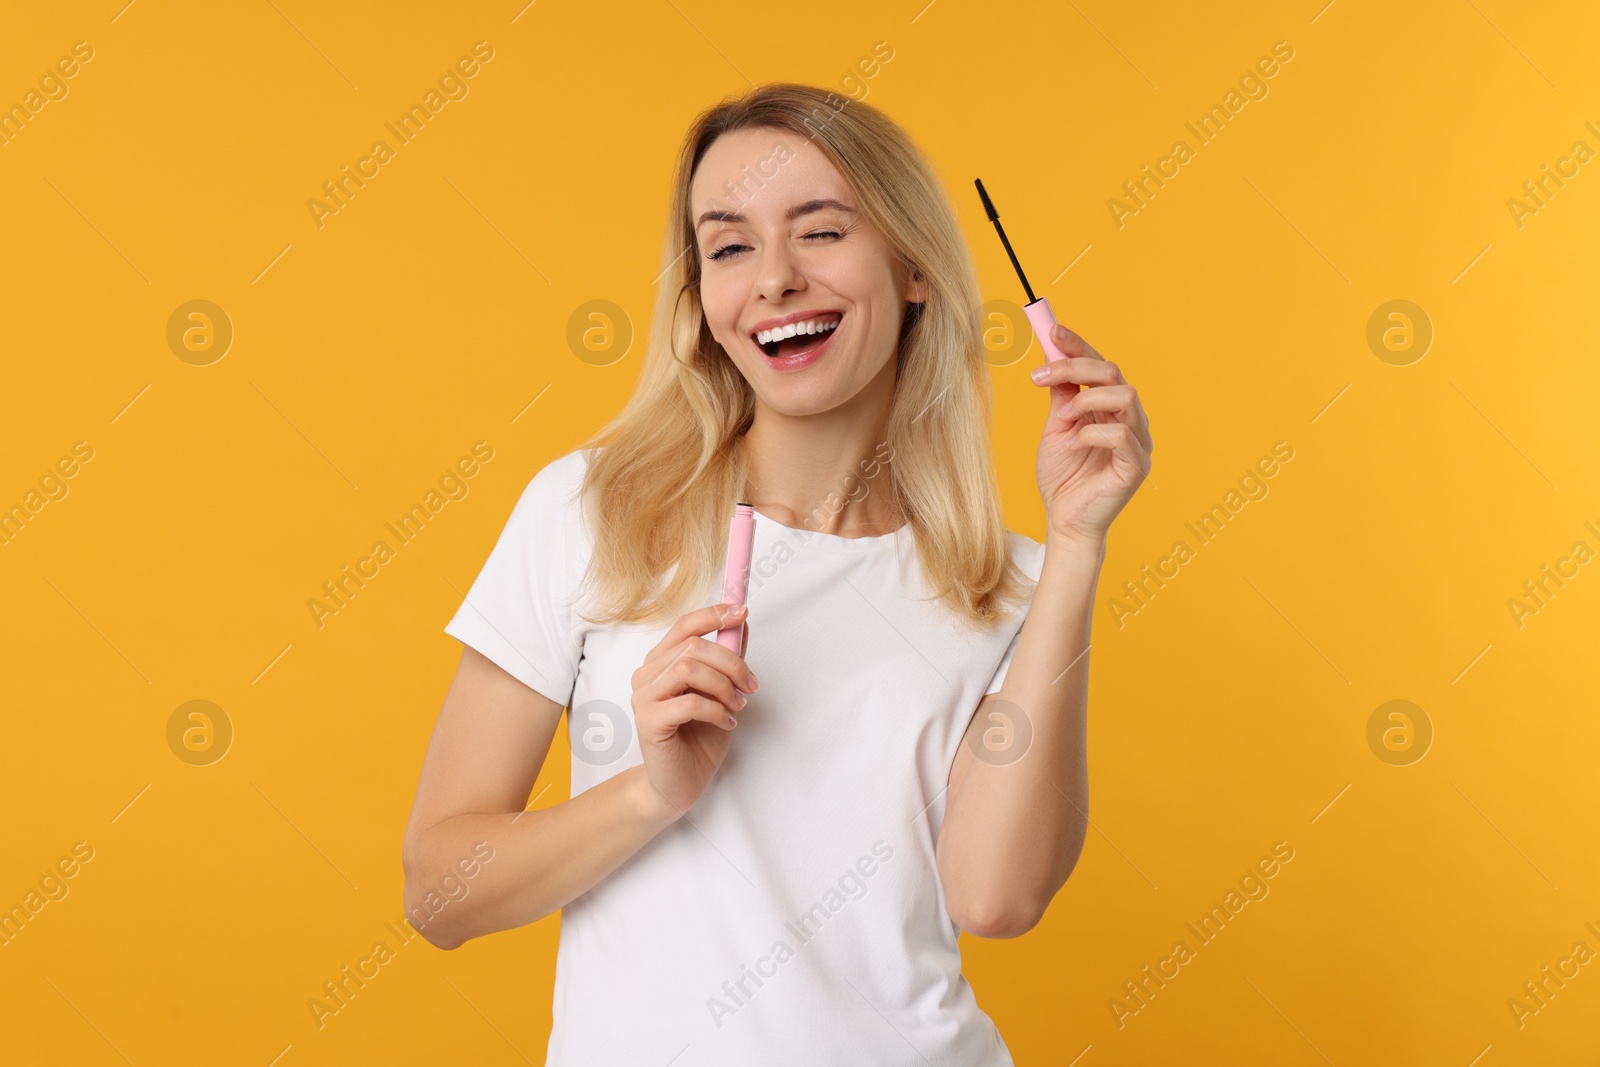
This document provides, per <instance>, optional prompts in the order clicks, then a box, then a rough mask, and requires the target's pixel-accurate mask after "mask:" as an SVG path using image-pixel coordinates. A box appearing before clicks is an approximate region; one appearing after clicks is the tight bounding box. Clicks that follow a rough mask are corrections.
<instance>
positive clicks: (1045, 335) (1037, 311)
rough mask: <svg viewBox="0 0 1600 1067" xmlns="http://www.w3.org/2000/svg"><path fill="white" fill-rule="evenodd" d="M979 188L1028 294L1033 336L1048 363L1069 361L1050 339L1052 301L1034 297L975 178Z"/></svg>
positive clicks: (1025, 309)
mask: <svg viewBox="0 0 1600 1067" xmlns="http://www.w3.org/2000/svg"><path fill="white" fill-rule="evenodd" d="M973 181H974V183H975V184H976V185H977V186H978V196H979V197H981V198H982V199H983V211H984V214H986V215H988V216H989V221H990V222H992V223H994V229H995V232H996V233H998V234H999V235H1000V243H1001V244H1003V245H1005V246H1006V255H1008V256H1010V257H1011V266H1012V267H1013V268H1015V269H1016V272H1017V277H1018V278H1020V279H1022V290H1023V292H1025V293H1027V294H1028V303H1027V305H1026V306H1024V307H1023V309H1022V313H1023V314H1025V315H1027V316H1028V322H1029V323H1031V324H1032V326H1033V335H1034V336H1035V337H1037V338H1038V339H1039V344H1040V345H1041V346H1043V348H1044V357H1045V359H1046V360H1048V361H1054V360H1058V359H1067V358H1068V356H1067V354H1066V353H1065V352H1063V351H1061V349H1059V348H1057V347H1056V345H1055V342H1054V341H1052V340H1051V339H1050V330H1051V328H1052V327H1053V326H1055V324H1056V317H1055V314H1054V313H1053V312H1051V310H1050V301H1049V300H1048V299H1046V298H1045V297H1042V296H1037V297H1036V296H1034V295H1033V286H1031V285H1029V284H1028V276H1027V275H1026V274H1024V273H1022V264H1021V263H1019V262H1017V254H1016V252H1014V251H1012V249H1011V242H1010V241H1009V240H1007V239H1006V231H1005V228H1004V227H1002V226H1001V225H1000V212H998V211H996V210H995V209H994V201H993V200H990V199H989V194H988V193H987V192H986V191H985V190H984V188H983V180H982V179H980V178H974V179H973Z"/></svg>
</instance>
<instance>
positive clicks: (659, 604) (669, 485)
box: [580, 83, 1033, 626]
mask: <svg viewBox="0 0 1600 1067" xmlns="http://www.w3.org/2000/svg"><path fill="white" fill-rule="evenodd" d="M840 99H841V98H839V97H837V96H835V95H834V94H832V93H828V92H825V91H824V90H821V89H816V88H812V87H811V86H806V85H796V84H792V83H776V84H769V85H764V86H760V87H757V88H754V89H751V90H750V91H749V92H747V93H746V94H745V95H743V96H741V97H739V98H737V99H733V100H728V101H725V102H723V103H721V104H718V105H716V106H714V107H711V108H709V109H707V110H706V111H704V112H702V113H701V114H700V115H699V116H698V117H697V118H696V119H695V121H694V122H693V123H692V124H691V125H690V127H689V131H688V133H687V135H686V136H685V138H684V141H683V145H682V148H681V149H680V153H679V157H678V164H677V169H676V173H675V176H674V179H673V184H672V199H671V207H670V214H669V216H668V225H667V235H666V246H665V249H664V254H663V261H664V262H666V263H667V264H668V266H667V269H666V272H665V274H664V275H663V280H662V284H661V289H660V292H659V294H658V296H657V300H656V307H655V315H654V319H653V320H652V322H651V329H650V337H649V345H648V351H647V352H646V354H645V358H644V366H643V368H642V370H641V372H640V376H639V383H638V386H637V387H636V389H635V390H634V393H633V396H632V398H631V399H630V400H629V401H628V403H627V405H626V406H624V407H623V409H622V410H621V411H620V412H619V413H618V414H617V415H616V417H614V418H613V419H612V420H611V421H610V422H609V423H607V424H606V425H605V426H604V427H602V428H601V429H600V430H599V431H598V432H596V433H595V434H594V435H593V436H592V437H591V438H590V439H589V441H588V442H587V443H586V444H585V445H583V446H582V447H583V448H584V449H585V450H588V449H597V450H598V451H593V452H591V453H590V455H589V458H588V464H587V469H586V472H585V474H584V477H583V483H582V487H581V489H580V493H581V495H582V497H583V508H584V514H585V518H586V521H587V523H588V526H589V529H590V530H591V531H593V537H594V551H593V554H592V555H591V557H590V563H589V568H588V571H587V572H586V574H585V582H586V583H587V584H588V585H589V586H590V588H591V597H592V603H593V604H594V605H595V607H594V608H593V609H591V610H592V611H594V612H595V614H593V615H591V616H586V617H588V618H589V620H590V621H591V622H594V623H597V624H605V623H611V622H642V621H655V620H661V619H664V618H670V617H673V616H675V615H679V614H682V613H683V612H684V611H685V610H688V609H689V608H692V607H698V606H699V605H700V604H701V603H702V602H703V598H704V597H705V595H706V591H707V590H708V589H711V588H716V587H719V586H720V584H721V578H722V564H723V557H724V553H725V552H726V543H727V536H728V521H729V517H730V516H731V515H732V514H733V505H734V503H735V502H736V501H739V500H742V499H745V497H744V494H745V492H746V491H747V488H748V482H747V475H748V470H749V467H748V460H747V457H746V454H745V450H744V447H743V446H744V443H745V442H744V437H743V434H744V432H745V431H746V430H748V429H749V428H750V425H751V422H752V420H753V418H754V415H755V394H754V392H753V391H752V390H751V388H750V385H749V383H747V382H746V381H745V379H744V376H743V375H742V374H741V373H740V372H739V369H738V368H737V367H736V366H735V365H734V363H733V361H732V360H731V359H729V357H728V355H727V353H726V352H725V351H724V350H723V348H722V346H721V345H720V344H719V343H718V342H717V341H716V339H715V338H713V337H712V335H711V331H710V328H709V327H708V326H707V324H706V321H705V315H704V313H703V310H702V308H701V304H700V289H699V286H700V256H699V254H698V253H697V252H696V251H695V249H696V248H697V244H696V241H695V232H694V220H693V214H692V212H693V205H692V204H691V203H690V183H691V181H692V180H693V178H694V174H695V169H696V168H697V167H698V166H699V163H700V161H701V159H702V158H703V157H704V155H705V153H706V151H707V150H708V149H709V148H710V147H711V145H712V143H713V142H714V141H716V139H717V138H718V137H720V136H721V135H722V134H724V133H731V132H734V131H738V130H746V129H768V128H771V129H777V130H787V131H789V132H792V133H794V134H796V135H797V136H800V137H805V138H808V139H809V140H811V142H812V143H813V144H815V145H816V146H817V148H818V149H820V150H821V152H822V153H823V155H824V156H826V157H827V159H828V160H829V161H830V162H831V163H832V164H833V166H834V167H835V168H836V169H837V170H838V171H839V173H840V174H841V175H842V176H843V177H844V179H845V180H846V181H847V182H849V184H850V187H851V189H852V190H853V191H854V193H855V195H856V198H857V202H858V203H857V206H858V210H859V212H860V213H861V214H862V215H864V216H865V217H866V219H867V220H868V221H869V222H870V223H871V224H872V225H873V226H875V227H876V228H877V230H878V231H879V233H881V234H882V235H883V238H884V240H885V242H886V243H887V244H888V245H889V247H890V248H892V249H893V250H894V251H895V254H896V255H898V256H899V257H900V258H901V259H902V261H903V262H904V263H906V264H907V265H908V266H909V267H910V269H911V270H914V271H919V272H920V273H921V275H922V276H923V278H924V279H926V282H927V287H928V288H927V301H926V303H925V304H908V305H907V313H906V316H905V320H904V322H903V325H902V328H901V331H900V345H899V353H898V365H897V367H896V374H895V390H894V399H893V404H892V407H891V410H890V413H889V419H888V424H887V427H886V429H885V437H886V444H887V447H888V449H889V456H890V457H891V462H890V463H889V464H888V485H887V487H886V488H885V489H884V491H886V492H888V493H890V494H891V497H890V500H891V502H892V503H893V504H894V505H895V509H894V510H895V512H896V513H897V514H900V515H903V516H905V517H906V521H907V523H908V526H909V532H910V533H911V534H912V536H913V537H914V538H915V542H916V551H917V555H918V558H919V560H920V562H921V566H922V570H923V574H924V576H925V579H926V581H927V583H928V586H929V588H930V589H931V590H933V592H934V598H935V599H938V600H942V601H943V602H944V603H945V604H946V605H947V606H948V607H949V608H950V609H951V610H952V611H953V612H955V613H956V614H957V615H958V616H960V617H962V618H964V619H965V620H967V621H968V622H969V623H972V624H979V625H985V626H988V625H993V624H994V623H995V622H996V621H997V619H998V618H999V617H1000V616H1001V614H1002V611H1003V608H1008V607H1011V606H1014V605H1015V604H1016V603H1018V602H1020V601H1022V600H1024V599H1026V598H1027V597H1030V596H1031V595H1032V591H1033V583H1032V581H1031V579H1029V578H1028V576H1027V575H1026V574H1024V573H1023V572H1022V571H1021V570H1020V569H1019V568H1018V567H1017V566H1016V565H1015V563H1014V562H1012V560H1011V558H1010V553H1009V546H1008V543H1007V538H1006V530H1005V525H1004V523H1003V521H1002V519H1001V515H1000V508H999V503H998V495H999V494H998V488H997V481H996V478H995V472H994V461H993V456H992V453H991V449H990V443H989V440H990V436H989V435H990V428H991V421H992V414H991V411H990V407H991V403H992V394H991V389H990V384H989V375H988V365H987V363H986V362H985V360H984V349H983V343H982V338H981V334H980V328H981V324H980V322H979V311H978V308H979V303H980V300H979V292H978V281H977V275H976V273H975V272H974V270H973V267H972V260H971V257H970V255H969V253H968V251H967V246H966V242H965V240H964V239H963V237H962V233H961V229H960V227H959V226H958V225H957V223H956V218H955V215H954V213H953V212H952V211H951V209H950V205H949V203H948V202H947V201H946V199H945V196H944V193H943V191H942V189H941V187H940V185H939V182H938V179H937V177H936V176H935V175H934V173H933V170H932V168H931V167H930V166H929V165H928V163H927V162H926V161H925V160H924V159H923V157H922V155H921V153H920V152H919V151H918V149H917V148H916V146H915V145H914V144H913V143H912V142H911V140H910V138H909V137H908V136H907V135H906V134H905V132H904V131H903V130H901V128H900V127H899V126H898V125H896V124H895V122H894V121H893V120H891V119H890V118H889V117H888V116H886V115H884V114H883V113H882V112H880V111H878V110H877V109H876V108H873V107H869V106H868V105H866V104H864V103H859V102H847V104H846V106H842V107H836V106H835V104H834V101H836V100H840ZM881 448H882V446H880V450H881ZM879 476H880V477H881V476H882V475H881V474H880V475H879ZM869 491H870V490H869ZM814 513H815V510H814V511H813V514H814ZM756 521H757V522H760V521H761V520H760V519H759V518H758V519H757V520H756ZM674 564H676V565H677V566H676V570H675V572H674V573H673V574H672V576H671V580H670V581H669V582H667V583H666V584H665V585H663V584H662V582H661V579H662V577H663V576H664V575H665V574H666V572H667V571H668V570H671V569H672V567H673V565H674ZM686 604H687V605H688V607H687V608H686V607H685V605H686Z"/></svg>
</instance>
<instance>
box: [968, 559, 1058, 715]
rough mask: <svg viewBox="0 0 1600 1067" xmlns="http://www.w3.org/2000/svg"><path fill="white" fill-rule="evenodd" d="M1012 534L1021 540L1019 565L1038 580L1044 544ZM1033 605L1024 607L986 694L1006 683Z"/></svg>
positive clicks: (985, 691) (1042, 562) (993, 691)
mask: <svg viewBox="0 0 1600 1067" xmlns="http://www.w3.org/2000/svg"><path fill="white" fill-rule="evenodd" d="M1012 536H1013V537H1015V538H1017V541H1018V542H1020V544H1019V545H1018V547H1017V548H1016V549H1014V555H1015V558H1016V560H1017V565H1018V566H1020V567H1021V568H1022V570H1023V572H1024V573H1025V574H1027V576H1028V577H1029V578H1032V579H1033V580H1034V581H1038V580H1039V573H1040V571H1041V570H1042V569H1043V568H1044V546H1043V545H1041V544H1040V543H1039V542H1037V541H1035V540H1033V539H1032V538H1027V537H1022V536H1021V535H1020V534H1013V535H1012ZM1032 606H1033V603H1032V601H1031V600H1030V601H1029V603H1028V607H1027V608H1024V609H1023V611H1022V615H1021V617H1020V618H1019V619H1018V620H1017V632H1016V633H1014V634H1012V635H1011V643H1010V644H1009V645H1007V646H1006V652H1005V655H1004V656H1002V657H1001V658H1000V666H999V667H998V668H996V670H995V672H994V679H993V680H992V681H990V683H989V688H988V689H985V690H984V693H983V695H984V696H988V695H990V694H991V693H998V692H999V691H1000V686H1001V685H1003V684H1004V683H1005V680H1006V672H1007V671H1009V670H1010V669H1011V660H1012V657H1014V656H1015V655H1016V654H1017V642H1018V640H1020V639H1021V637H1022V623H1023V622H1024V621H1026V620H1027V617H1028V610H1029V608H1031V607H1032Z"/></svg>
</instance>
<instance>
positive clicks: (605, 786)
mask: <svg viewBox="0 0 1600 1067" xmlns="http://www.w3.org/2000/svg"><path fill="white" fill-rule="evenodd" d="M675 818H676V813H674V812H672V810H671V808H670V806H669V805H667V804H666V802H665V801H664V799H663V798H662V797H661V796H660V794H658V793H657V792H656V791H655V789H654V787H652V786H651V785H650V782H649V779H648V778H647V777H646V776H645V769H644V767H643V766H638V767H630V768H628V769H627V770H625V771H622V772H621V773H619V774H616V775H614V776H613V777H611V778H608V779H607V780H606V781H604V782H601V783H600V784H599V785H596V786H594V787H592V788H590V789H587V790H584V791H583V792H582V793H579V794H578V795H577V796H575V797H573V798H572V799H571V800H567V801H564V802H562V803H560V804H556V805H553V806H551V807H548V808H541V809H538V810H534V811H526V812H521V813H512V812H505V813H494V814H467V815H457V816H454V817H453V818H449V819H445V820H444V821H443V822H441V823H439V824H437V825H435V826H432V827H430V828H428V829H426V830H423V831H420V832H418V833H417V834H416V835H415V838H414V840H411V841H408V842H407V843H406V848H405V850H404V852H405V854H404V864H405V909H406V915H407V917H408V918H410V919H411V923H412V925H413V926H416V927H417V929H418V931H419V932H420V933H421V934H422V935H423V936H424V937H425V938H426V939H427V940H428V941H429V942H430V943H432V944H434V945H437V946H438V947H440V948H446V949H450V948H456V947H457V946H459V945H461V944H462V943H463V942H465V941H467V940H468V939H470V938H474V937H480V936H482V935H483V934H488V933H493V932H495V931H497V930H509V929H513V928H515V927H518V926H524V925H526V924H528V923H531V922H536V921H538V920H539V919H542V918H544V917H545V916H547V915H549V914H551V913H552V912H555V911H558V910H559V909H561V908H562V907H564V906H565V905H566V904H568V903H569V902H570V901H572V900H573V899H575V898H576V897H578V896H580V895H582V894H583V893H585V892H587V891H588V890H589V889H591V888H592V887H593V886H594V885H595V884H596V883H598V882H599V881H600V880H601V879H602V878H604V877H605V876H606V875H608V874H610V873H611V872H612V871H614V870H616V869H617V868H618V867H620V866H621V865H622V863H623V862H624V861H625V860H627V859H628V857H630V856H632V855H633V854H634V853H635V852H637V851H639V849H640V848H642V847H644V845H645V844H646V843H647V842H649V841H650V840H651V839H652V838H653V837H655V836H656V834H658V833H660V832H661V831H662V830H663V829H665V828H666V827H667V826H669V825H671V823H672V821H673V820H674V819H675ZM485 841H486V842H488V844H489V845H490V846H491V847H492V848H493V849H494V853H493V859H492V860H491V861H490V862H487V863H482V864H481V865H480V866H479V867H478V869H477V871H476V873H475V874H474V876H473V877H471V878H463V877H462V872H461V871H459V870H458V869H457V863H458V862H459V861H460V860H462V859H463V858H464V857H469V856H472V855H473V854H474V849H475V848H476V847H477V846H478V843H479V842H485ZM452 875H453V876H454V878H455V881H456V882H460V883H464V884H465V885H466V886H467V891H466V893H465V895H462V896H460V897H459V898H458V899H453V900H452V899H449V898H448V897H447V896H446V895H445V894H444V893H443V892H442V891H441V888H440V886H441V883H442V882H444V881H445V879H447V878H449V877H450V876H452ZM430 893H431V894H433V897H432V898H431V899H430V896H429V895H430ZM441 901H444V902H445V903H443V904H441V903H440V902H441ZM422 917H426V918H425V919H424V918H422ZM419 923H420V924H419Z"/></svg>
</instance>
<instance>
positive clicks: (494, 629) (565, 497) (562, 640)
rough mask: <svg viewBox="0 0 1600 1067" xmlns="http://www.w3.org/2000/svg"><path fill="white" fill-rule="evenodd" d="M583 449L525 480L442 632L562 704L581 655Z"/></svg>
mask: <svg viewBox="0 0 1600 1067" xmlns="http://www.w3.org/2000/svg"><path fill="white" fill-rule="evenodd" d="M582 464H583V457H582V455H581V454H580V453H578V452H571V453H568V454H567V455H565V456H562V457H560V458H559V459H556V460H553V461H551V462H550V463H549V464H547V465H546V466H545V467H544V468H543V469H542V470H540V471H539V473H538V474H536V475H534V476H533V479H532V480H531V481H530V482H529V483H528V485H527V488H525V489H524V490H523V491H522V496H521V497H520V498H519V499H518V500H517V503H516V506H515V507H514V508H513V509H512V511H511V517H510V518H509V519H507V520H506V525H505V528H504V529H503V530H502V531H501V533H500V539H499V540H498V541H497V542H496V543H495V546H494V549H493V550H492V551H491V552H490V553H489V558H488V560H487V561H486V562H485V563H484V565H483V569H482V570H481V571H479V572H478V577H477V580H476V581H474V582H473V583H472V588H471V589H470V590H468V592H467V598H466V600H465V601H464V602H463V603H462V605H461V607H460V608H459V609H458V610H457V611H456V614H455V617H454V618H452V619H451V620H450V622H449V623H448V624H446V626H445V628H444V632H445V633H447V634H449V635H450V636H452V637H454V638H456V639H457V640H459V641H461V642H462V643H463V644H467V645H471V646H472V647H473V648H474V649H476V650H478V651H479V652H481V653H482V654H483V655H484V656H486V657H487V658H488V659H489V660H491V661H493V662H494V663H495V664H496V665H497V666H499V667H500V668H501V669H502V670H504V671H505V672H506V673H508V674H510V675H511V676H512V677H513V678H516V679H517V680H518V681H520V682H522V683H523V684H524V685H526V686H527V687H528V688H530V689H533V690H534V691H536V692H538V693H541V694H542V695H544V696H546V697H548V698H550V699H551V700H553V701H555V702H556V703H558V704H560V705H561V706H562V707H566V706H567V704H568V702H569V701H570V699H571V697H572V689H573V684H574V683H575V682H576V680H577V676H578V661H579V659H580V658H581V656H582V653H583V647H582V636H581V634H580V632H579V629H578V627H577V626H576V625H575V624H576V623H578V622H579V620H578V619H577V617H576V616H575V614H574V610H573V609H574V606H575V603H574V590H575V587H576V583H577V581H578V579H579V578H580V577H581V576H582V573H581V561H580V560H579V559H578V557H577V555H576V551H577V549H578V547H579V544H580V539H581V534H582V527H581V525H580V524H581V521H582V520H581V513H580V510H579V503H578V501H577V499H576V492H577V489H578V485H579V482H580V479H581V477H582V473H583V466H582Z"/></svg>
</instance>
